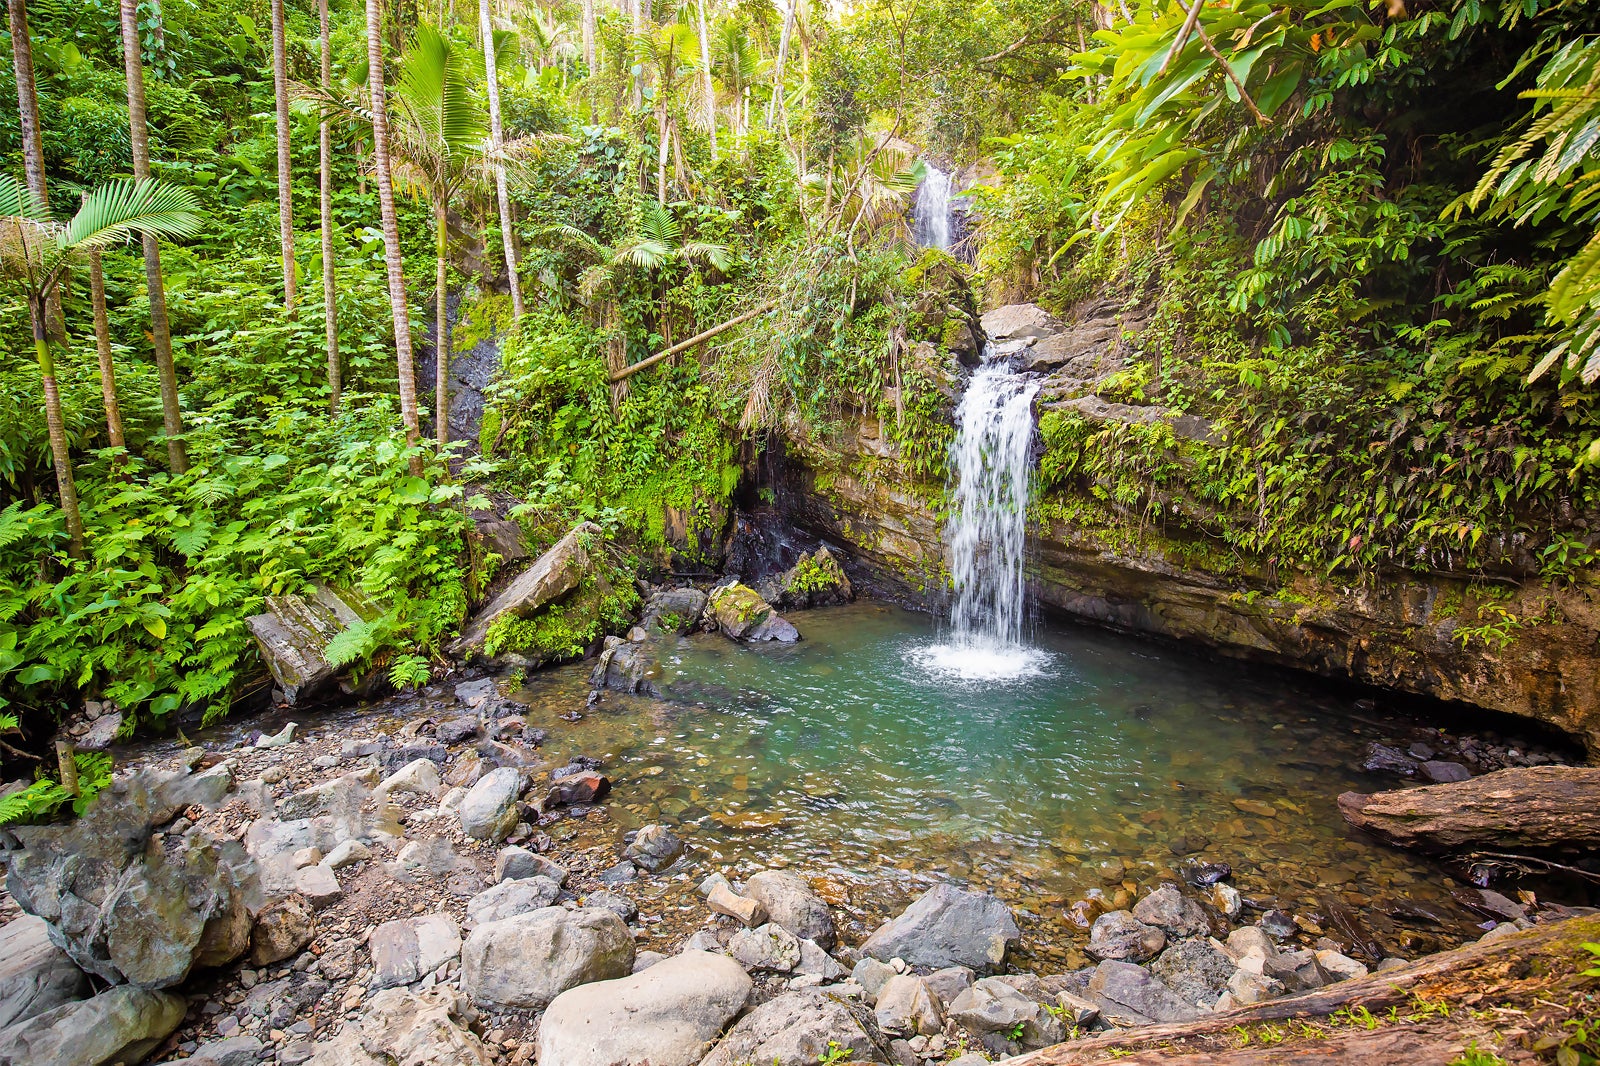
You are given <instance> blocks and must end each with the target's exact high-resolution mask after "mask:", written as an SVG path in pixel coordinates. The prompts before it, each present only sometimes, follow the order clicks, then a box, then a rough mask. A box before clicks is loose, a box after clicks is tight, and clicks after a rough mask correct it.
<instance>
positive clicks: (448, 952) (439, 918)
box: [367, 914, 461, 988]
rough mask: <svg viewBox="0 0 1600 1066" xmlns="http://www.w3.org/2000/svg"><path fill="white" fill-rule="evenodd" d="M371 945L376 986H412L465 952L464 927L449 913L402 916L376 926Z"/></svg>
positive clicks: (369, 943)
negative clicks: (462, 935) (462, 951)
mask: <svg viewBox="0 0 1600 1066" xmlns="http://www.w3.org/2000/svg"><path fill="white" fill-rule="evenodd" d="M367 948H368V950H370V951H371V952H372V971H373V972H372V982H371V985H372V987H373V988H394V987H397V986H399V985H409V984H412V983H414V982H416V981H420V980H422V978H424V977H426V976H427V975H428V974H430V973H432V972H433V971H434V970H437V969H438V968H439V967H440V966H442V965H444V964H445V963H447V962H449V961H450V960H451V959H453V958H455V957H456V956H457V955H460V954H461V927H460V926H458V925H456V923H455V919H453V918H451V917H450V916H449V915H446V914H425V915H422V916H421V917H418V918H399V919H396V920H395V921H392V922H384V923H383V924H382V925H380V926H378V927H377V928H376V929H374V930H373V931H372V936H371V938H370V939H369V940H368V941H367Z"/></svg>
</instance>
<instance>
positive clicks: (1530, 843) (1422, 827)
mask: <svg viewBox="0 0 1600 1066" xmlns="http://www.w3.org/2000/svg"><path fill="white" fill-rule="evenodd" d="M1339 810H1340V812H1341V813H1343V814H1344V817H1345V820H1346V821H1348V822H1349V823H1350V824H1351V825H1353V826H1355V827H1356V828H1357V829H1361V830H1364V831H1365V832H1368V833H1371V834H1372V835H1374V836H1376V837H1379V838H1381V839H1383V840H1386V841H1388V842H1389V843H1390V844H1394V845H1395V846H1397V847H1402V848H1416V849H1418V850H1420V851H1426V852H1430V853H1432V854H1436V855H1464V854H1467V853H1470V852H1475V851H1496V852H1533V853H1535V854H1538V853H1541V852H1542V853H1552V852H1554V853H1576V852H1592V851H1593V850H1594V849H1595V848H1596V847H1600V768H1596V767H1587V766H1533V767H1526V768H1518V769H1511V770H1496V771H1495V772H1493V773H1489V774H1484V775H1483V776H1482V777H1474V778H1472V779H1471V780H1469V781H1452V782H1450V783H1449V784H1444V785H1426V786H1424V787H1422V788H1406V789H1398V790H1396V791H1393V792H1377V793H1374V794H1372V795H1370V796H1367V795H1362V794H1361V793H1359V792H1346V793H1344V794H1343V795H1342V796H1340V797H1339Z"/></svg>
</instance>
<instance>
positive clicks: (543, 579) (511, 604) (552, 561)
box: [449, 522, 604, 658]
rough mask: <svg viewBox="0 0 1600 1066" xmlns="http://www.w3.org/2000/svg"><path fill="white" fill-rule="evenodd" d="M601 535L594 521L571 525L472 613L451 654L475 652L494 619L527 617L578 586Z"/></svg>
mask: <svg viewBox="0 0 1600 1066" xmlns="http://www.w3.org/2000/svg"><path fill="white" fill-rule="evenodd" d="M602 537H604V534H603V533H602V532H601V531H600V527H599V526H597V525H595V524H594V523H593V522H582V523H579V524H578V525H577V526H574V527H573V529H572V531H571V532H570V533H568V534H567V535H566V536H564V537H562V538H561V539H560V540H558V541H556V542H555V544H554V545H552V546H551V548H550V550H549V551H547V552H545V553H544V554H543V555H541V556H539V558H538V559H536V560H534V563H533V565H532V566H530V567H528V569H526V570H524V571H523V572H522V573H521V574H518V575H517V577H516V579H515V580H513V581H512V582H511V584H509V585H507V586H506V587H505V589H504V590H502V591H501V593H500V595H498V596H496V597H495V598H494V599H493V600H490V601H489V605H488V606H487V607H485V608H484V609H483V610H481V611H479V612H478V613H477V614H476V615H474V616H473V618H472V621H470V622H469V623H467V627H466V628H465V629H464V630H462V631H461V636H460V637H459V638H458V639H457V640H456V641H455V643H453V644H451V645H450V649H449V650H450V654H451V655H454V656H457V657H460V658H466V657H470V656H473V655H476V654H478V653H479V652H481V651H482V650H483V643H484V640H485V638H487V637H488V635H489V627H490V626H492V625H494V623H495V622H497V621H499V620H500V619H501V618H507V617H509V618H526V617H527V616H528V615H531V614H533V613H534V612H535V611H537V610H539V609H540V608H541V607H544V606H546V605H547V604H550V603H553V602H555V601H556V600H558V599H560V598H561V597H562V596H565V595H566V594H567V593H569V592H571V591H572V590H573V589H575V588H577V587H578V583H579V582H580V581H582V580H583V578H584V576H585V575H587V574H588V573H589V571H590V569H591V567H592V565H593V563H592V560H591V559H590V557H589V549H590V547H594V546H598V545H599V544H600V541H601V538H602Z"/></svg>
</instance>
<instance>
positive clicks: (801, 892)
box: [744, 870, 836, 948]
mask: <svg viewBox="0 0 1600 1066" xmlns="http://www.w3.org/2000/svg"><path fill="white" fill-rule="evenodd" d="M744 894H745V895H746V896H749V897H750V898H751V899H753V900H755V901H756V902H757V903H759V904H761V906H762V907H764V908H766V911H767V917H769V918H770V919H771V920H772V921H774V922H776V923H777V924H779V925H781V926H783V927H784V928H785V929H787V930H789V932H791V933H793V934H794V935H795V936H797V937H799V938H800V939H802V940H814V941H816V942H817V943H818V944H820V945H821V946H822V947H823V948H831V947H833V944H834V939H835V936H836V932H835V930H834V926H833V915H832V914H830V913H829V912H828V905H827V904H826V903H824V902H823V901H822V897H820V896H818V895H817V894H816V893H815V892H813V891H811V886H810V885H808V884H806V881H805V878H803V877H801V876H800V875H799V874H794V873H790V872H789V871H787V870H763V871H762V872H761V873H758V874H755V875H753V876H751V878H750V879H749V880H748V881H746V882H745V886H744Z"/></svg>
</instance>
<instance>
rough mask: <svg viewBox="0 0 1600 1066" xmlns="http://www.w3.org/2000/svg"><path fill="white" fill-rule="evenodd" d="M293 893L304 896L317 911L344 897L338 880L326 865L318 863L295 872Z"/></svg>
mask: <svg viewBox="0 0 1600 1066" xmlns="http://www.w3.org/2000/svg"><path fill="white" fill-rule="evenodd" d="M294 888H295V891H296V892H298V893H300V895H302V896H304V897H305V899H306V900H307V902H309V903H310V904H311V906H312V907H314V908H316V909H317V910H321V909H322V908H324V907H327V906H329V905H331V904H333V903H335V902H337V900H338V899H339V897H340V896H342V895H344V889H342V888H340V887H339V878H338V876H337V875H335V874H334V872H333V869H332V868H331V867H330V866H328V864H327V863H324V862H318V863H313V864H312V865H310V866H305V867H302V868H301V869H299V870H298V871H296V872H295V878H294Z"/></svg>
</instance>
